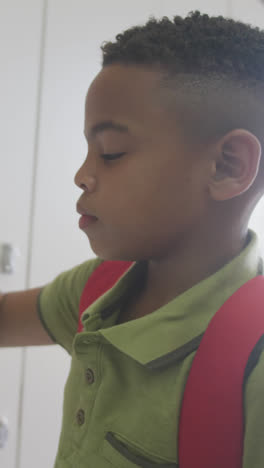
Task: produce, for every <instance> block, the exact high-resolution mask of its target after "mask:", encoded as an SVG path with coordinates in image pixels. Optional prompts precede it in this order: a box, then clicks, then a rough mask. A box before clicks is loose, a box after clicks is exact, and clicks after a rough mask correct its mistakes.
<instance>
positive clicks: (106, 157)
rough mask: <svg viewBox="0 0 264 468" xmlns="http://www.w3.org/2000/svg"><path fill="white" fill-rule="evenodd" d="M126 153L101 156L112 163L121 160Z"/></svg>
mask: <svg viewBox="0 0 264 468" xmlns="http://www.w3.org/2000/svg"><path fill="white" fill-rule="evenodd" d="M124 154H125V153H117V154H101V158H103V159H105V160H106V161H111V160H112V159H118V158H121V156H123V155H124Z"/></svg>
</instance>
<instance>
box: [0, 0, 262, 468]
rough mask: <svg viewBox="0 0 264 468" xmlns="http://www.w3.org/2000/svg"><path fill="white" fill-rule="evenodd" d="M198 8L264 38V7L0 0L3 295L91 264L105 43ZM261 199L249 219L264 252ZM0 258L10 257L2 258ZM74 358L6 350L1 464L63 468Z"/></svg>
mask: <svg viewBox="0 0 264 468" xmlns="http://www.w3.org/2000/svg"><path fill="white" fill-rule="evenodd" d="M192 10H200V11H201V13H208V14H209V15H214V16H215V15H216V16H218V15H223V16H225V17H230V18H233V19H238V20H241V21H244V22H246V23H250V24H252V25H256V26H259V27H260V28H262V29H264V2H263V1H261V0H213V1H212V0H184V1H183V0H182V1H177V0H133V2H128V1H125V0H112V1H111V2H108V1H107V0H97V1H96V2H92V1H90V0H23V1H21V0H0V63H1V81H0V83H1V85H0V103H1V105H0V122H1V126H0V128H1V130H0V134H1V138H0V163H1V164H0V208H1V209H0V213H1V223H0V224H1V230H0V253H1V256H3V255H4V254H5V255H6V256H7V258H8V259H9V261H8V265H7V266H6V269H5V271H3V269H2V270H1V271H0V290H1V291H3V292H5V291H15V290H22V289H28V288H33V287H37V286H42V285H44V284H46V283H48V282H50V281H51V280H52V279H53V278H54V277H55V276H56V275H58V274H59V273H60V272H62V271H63V270H66V269H69V268H71V267H73V266H75V265H77V264H78V263H82V262H83V261H85V260H87V259H89V258H94V256H95V255H94V253H93V252H92V250H91V248H90V246H89V242H88V240H87V237H86V235H85V234H84V233H83V232H81V231H80V230H79V228H78V218H79V215H77V214H76V211H75V206H76V202H77V200H78V198H79V196H80V194H81V191H80V189H78V188H77V187H76V186H75V185H74V182H73V179H74V175H75V173H76V171H77V169H78V168H79V167H80V165H81V163H82V162H83V160H84V157H85V154H86V150H87V144H86V142H85V139H84V136H83V121H84V100H85V95H86V92H87V90H88V87H89V86H90V83H91V82H92V81H93V79H94V77H95V75H96V74H97V73H98V72H99V71H100V69H101V65H100V64H101V50H100V45H101V44H102V42H103V41H105V40H115V36H116V34H118V33H119V32H122V31H123V30H125V29H127V28H129V27H132V26H135V25H137V24H144V23H145V22H146V21H147V20H148V19H149V16H150V15H154V16H155V17H157V18H160V17H162V16H168V17H169V18H172V17H173V16H175V15H181V16H186V15H187V14H188V13H189V12H190V11H192ZM263 208H264V200H262V201H261V202H260V203H259V205H258V206H257V208H256V209H255V212H254V213H253V216H252V218H251V222H250V227H252V228H253V229H254V230H255V231H256V232H257V233H258V234H259V238H260V241H261V248H262V249H263V250H264V218H263ZM0 258H1V257H0ZM69 366H70V357H69V356H68V354H67V353H66V351H64V350H63V349H62V348H60V347H59V346H57V345H54V346H41V347H28V348H6V349H1V350H0V372H1V385H0V466H1V468H35V467H36V466H37V467H38V468H49V467H52V466H53V464H54V460H55V456H56V452H57V447H58V440H59V434H60V428H61V421H62V403H63V391H64V385H65V382H66V379H67V376H68V372H69Z"/></svg>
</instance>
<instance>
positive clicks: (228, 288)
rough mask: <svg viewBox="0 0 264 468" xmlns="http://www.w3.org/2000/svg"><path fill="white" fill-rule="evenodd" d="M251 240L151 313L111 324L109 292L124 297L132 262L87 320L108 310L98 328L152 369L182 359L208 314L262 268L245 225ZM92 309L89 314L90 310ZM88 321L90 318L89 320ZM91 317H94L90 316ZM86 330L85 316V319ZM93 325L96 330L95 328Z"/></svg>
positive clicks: (253, 236)
mask: <svg viewBox="0 0 264 468" xmlns="http://www.w3.org/2000/svg"><path fill="white" fill-rule="evenodd" d="M248 236H249V242H248V243H247V245H246V247H245V248H244V249H243V250H242V251H241V252H240V254H239V255H238V256H237V257H235V258H234V259H233V260H232V261H230V262H229V263H227V264H226V265H224V266H223V267H222V268H221V269H220V270H218V271H217V272H216V273H215V274H213V275H211V276H210V277H208V278H206V279H204V280H203V281H201V282H200V283H198V284H196V285H194V286H193V287H192V288H190V289H188V290H187V291H185V292H184V293H182V294H180V295H179V296H177V297H176V298H175V299H173V300H172V301H170V302H169V303H168V304H166V305H164V306H162V307H161V308H160V309H158V310H155V311H154V312H152V313H151V314H148V315H146V316H144V317H141V318H139V319H136V320H131V321H129V322H125V323H122V324H119V325H115V321H116V319H117V316H118V313H119V310H118V307H117V304H116V301H113V298H114V297H115V298H116V297H118V298H119V299H120V298H121V297H122V293H124V290H125V289H126V288H127V287H129V284H130V281H131V275H132V274H133V271H135V269H136V265H138V264H133V265H132V267H131V268H130V269H129V270H128V271H127V272H126V273H125V274H124V275H123V276H122V278H121V279H119V281H118V282H117V283H116V284H115V285H114V287H113V288H111V290H109V291H107V293H105V295H104V297H103V298H99V299H98V300H97V301H96V304H94V306H93V305H92V306H90V308H89V315H90V320H91V319H93V318H94V320H96V317H97V320H98V316H99V314H100V312H102V307H103V309H104V311H105V310H107V308H108V310H109V316H108V317H107V318H106V319H105V320H102V319H101V316H100V321H97V323H98V332H99V333H100V334H101V336H102V337H103V338H104V340H106V341H107V342H108V343H110V344H111V345H113V346H115V347H116V348H118V349H119V350H120V351H121V352H123V353H125V354H126V355H128V356H130V357H131V358H132V359H134V360H136V361H138V362H139V363H140V364H142V365H144V366H146V367H149V368H151V369H157V368H162V367H165V366H167V365H170V364H171V363H173V362H175V361H177V360H179V359H180V360H181V359H183V358H184V357H185V356H186V355H188V354H190V353H191V352H192V351H194V350H195V349H197V348H198V346H199V343H200V341H201V339H202V336H203V333H204V332H205V330H206V328H207V326H208V324H209V322H210V320H211V318H212V317H213V315H214V314H215V313H216V312H217V310H218V309H219V308H220V307H221V306H222V305H223V304H224V302H225V301H226V300H227V299H228V298H229V297H230V296H231V295H232V294H233V293H234V292H235V291H236V290H237V289H239V288H240V287H241V286H242V285H243V284H245V283H246V282H247V281H249V280H250V279H252V278H253V277H255V276H257V275H259V274H262V273H263V268H262V258H261V256H260V248H259V241H258V237H257V234H256V233H255V232H254V231H252V230H249V231H248ZM91 312H92V316H91ZM90 323H91V322H90ZM94 323H95V322H94ZM84 326H85V330H86V331H89V329H91V328H90V327H89V319H88V320H84ZM93 331H96V330H95V329H94V328H93Z"/></svg>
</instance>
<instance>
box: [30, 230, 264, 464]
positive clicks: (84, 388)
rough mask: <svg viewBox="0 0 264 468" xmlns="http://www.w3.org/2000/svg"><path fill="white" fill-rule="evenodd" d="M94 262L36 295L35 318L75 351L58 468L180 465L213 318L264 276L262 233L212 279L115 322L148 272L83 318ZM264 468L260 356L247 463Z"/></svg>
mask: <svg viewBox="0 0 264 468" xmlns="http://www.w3.org/2000/svg"><path fill="white" fill-rule="evenodd" d="M101 262H102V259H99V258H95V259H92V260H88V261H86V262H84V263H82V264H81V265H79V266H77V267H75V268H73V269H71V270H70V271H67V272H64V273H62V274H60V275H59V276H58V277H57V278H56V279H55V280H54V281H53V282H51V283H50V284H48V285H47V286H46V287H45V288H44V289H43V290H42V292H41V294H40V297H39V316H40V319H41V320H42V323H43V325H44V327H45V328H46V330H47V331H48V333H49V335H50V336H51V337H52V338H53V340H54V341H55V342H56V343H58V344H60V345H61V346H63V348H65V349H66V351H67V352H68V353H69V354H70V355H71V358H72V360H71V368H70V372H69V376H68V379H67V382H66V386H65V391H64V405H63V422H62V431H61V435H60V441H59V447H58V453H57V457H56V461H55V465H54V468H77V467H78V468H110V467H112V468H113V467H117V468H135V467H136V466H140V467H143V468H144V467H145V468H152V467H153V468H154V467H156V468H157V467H160V468H161V467H163V468H165V467H167V468H169V467H177V466H178V465H177V463H178V448H177V439H178V423H179V415H180V408H181V401H182V397H183V392H184V387H185V384H186V380H187V377H188V373H189V371H190V367H191V364H192V361H193V358H194V355H195V353H196V350H197V348H198V346H199V342H200V338H199V337H200V335H201V334H202V333H204V331H205V329H206V327H207V325H208V323H209V321H210V320H211V318H212V317H213V315H214V314H215V313H216V311H217V310H218V309H219V308H220V307H221V306H222V304H223V303H224V302H225V301H226V300H227V299H228V297H230V296H231V295H232V294H233V293H234V292H235V291H236V290H237V289H238V288H240V287H241V286H242V285H243V284H244V283H246V282H247V281H249V280H250V279H251V278H253V277H255V276H257V275H259V274H263V270H262V259H261V253H260V247H259V242H258V238H257V235H256V233H255V232H254V231H252V230H249V243H248V244H247V245H246V247H245V248H244V249H243V251H242V252H241V253H240V254H239V255H238V256H237V257H236V258H234V259H233V260H232V261H230V262H229V263H227V264H226V265H225V266H224V267H223V268H221V269H220V270H218V271H217V272H216V273H215V274H213V275H212V276H210V277H208V278H206V279H204V280H203V281H201V282H200V283H198V284H196V285H194V286H193V287H192V288H190V289H189V290H187V291H185V292H184V293H182V294H181V295H179V296H178V297H176V298H175V299H173V300H172V301H171V302H169V303H168V304H166V305H164V306H163V307H161V308H160V309H158V310H155V311H154V312H152V313H151V314H149V315H146V316H144V317H141V318H139V319H136V320H132V321H129V322H126V323H122V324H118V325H116V320H117V317H118V315H119V313H120V308H121V305H122V301H124V298H125V297H126V294H127V293H128V292H129V291H130V290H131V287H132V285H134V284H135V278H136V277H137V276H138V275H139V272H140V271H142V270H141V269H142V263H141V262H138V263H134V264H133V265H132V266H131V267H130V269H129V270H128V271H127V272H126V273H125V274H123V276H122V277H121V278H120V279H119V280H118V281H117V282H116V284H115V285H114V287H112V288H111V289H110V290H109V291H107V292H106V293H105V294H103V295H102V296H101V297H100V298H98V299H97V300H96V301H95V302H94V304H92V305H91V306H90V307H89V308H88V309H87V310H86V311H85V312H84V314H83V319H82V321H83V324H84V331H83V332H81V333H77V327H78V313H79V311H78V308H79V300H80V296H81V293H82V290H83V287H84V285H85V283H86V281H87V279H88V278H89V275H91V273H92V272H93V271H94V269H95V268H96V267H97V266H98V265H99V264H100V263H101ZM263 466H264V355H263V353H261V355H260V359H259V361H258V363H257V365H256V367H255V368H254V369H253V371H252V372H251V374H250V376H249V378H248V380H247V383H246V388H245V440H244V458H243V468H263ZM223 468H224V467H223Z"/></svg>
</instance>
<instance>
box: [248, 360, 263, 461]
mask: <svg viewBox="0 0 264 468" xmlns="http://www.w3.org/2000/svg"><path fill="white" fill-rule="evenodd" d="M244 418H245V435H244V456H243V468H263V466H264V352H263V351H262V353H261V355H260V358H259V361H258V363H257V365H256V367H255V368H254V369H253V370H252V372H251V374H250V376H249V378H248V381H247V384H246V388H245V411H244Z"/></svg>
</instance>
